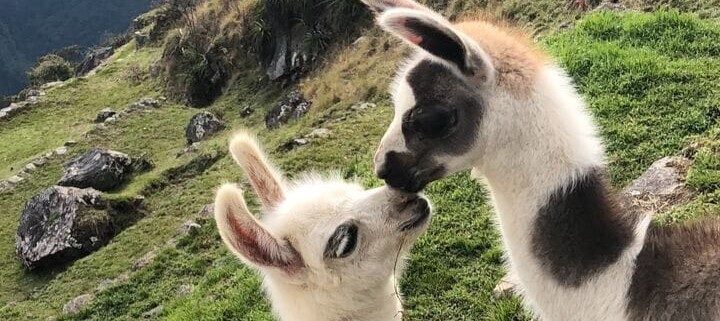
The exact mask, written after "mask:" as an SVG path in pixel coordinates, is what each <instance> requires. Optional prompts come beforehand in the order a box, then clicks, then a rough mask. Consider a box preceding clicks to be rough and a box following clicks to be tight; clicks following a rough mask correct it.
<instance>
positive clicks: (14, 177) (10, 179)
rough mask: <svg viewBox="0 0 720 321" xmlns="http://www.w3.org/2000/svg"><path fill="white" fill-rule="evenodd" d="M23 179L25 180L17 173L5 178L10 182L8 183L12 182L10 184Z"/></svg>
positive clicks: (17, 182) (18, 182)
mask: <svg viewBox="0 0 720 321" xmlns="http://www.w3.org/2000/svg"><path fill="white" fill-rule="evenodd" d="M24 180H25V179H24V178H22V177H20V176H17V175H15V176H12V177H10V178H8V179H7V181H8V183H10V184H12V185H17V184H20V182H22V181H24Z"/></svg>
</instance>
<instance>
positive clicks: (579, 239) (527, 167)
mask: <svg viewBox="0 0 720 321" xmlns="http://www.w3.org/2000/svg"><path fill="white" fill-rule="evenodd" d="M365 2H366V4H368V6H369V7H370V8H371V9H373V10H374V11H375V12H376V13H377V21H378V24H379V25H380V26H382V27H383V28H384V29H385V30H387V31H389V32H391V33H393V34H395V35H396V36H398V37H400V38H401V39H403V40H404V41H405V42H407V43H409V44H410V45H412V46H413V47H415V48H417V50H416V51H417V53H416V54H415V56H414V57H413V58H412V59H410V61H409V62H408V63H407V64H406V66H405V67H404V68H402V70H401V71H400V72H399V74H398V76H397V78H396V82H395V85H394V90H393V97H394V98H393V100H394V105H395V116H394V119H393V121H392V123H391V125H390V127H389V128H388V130H387V132H386V133H385V136H384V137H383V139H382V142H381V144H380V146H379V148H378V151H377V153H376V157H375V163H376V172H377V175H378V176H379V177H380V178H382V179H384V180H385V182H386V183H387V184H388V185H390V186H392V187H395V188H398V189H402V190H405V191H408V192H417V191H419V190H421V189H423V188H424V187H425V185H426V184H428V183H429V182H431V181H434V180H437V179H440V178H443V177H446V176H448V175H450V174H453V173H456V172H458V171H462V170H466V169H472V170H473V172H474V174H475V175H478V176H482V177H483V178H484V181H485V182H486V184H487V186H488V187H489V189H490V191H491V194H492V201H493V205H494V208H495V210H496V213H497V215H498V221H499V226H500V229H501V232H502V238H503V242H504V245H505V251H506V256H507V259H508V262H509V268H510V272H511V274H512V275H514V276H515V277H516V278H517V280H518V281H519V283H520V288H521V292H522V295H523V297H524V299H525V302H526V304H527V305H528V306H529V307H530V308H531V309H532V310H533V311H534V312H535V313H536V314H537V315H538V316H539V317H540V318H541V319H542V320H547V321H571V320H577V321H600V320H602V321H608V320H609V321H618V320H628V321H663V320H667V321H670V320H673V321H675V320H695V321H717V320H720V225H719V224H718V222H717V221H708V222H705V223H703V224H695V225H692V226H674V227H655V226H650V218H649V217H647V215H643V214H641V213H629V212H628V211H627V210H625V209H623V207H622V206H620V205H618V203H617V202H616V200H615V197H616V196H615V193H614V192H613V191H612V190H611V188H610V187H609V185H608V184H607V181H606V180H605V178H604V176H605V175H604V172H605V164H604V148H603V145H602V142H601V140H600V139H599V138H598V135H597V130H596V128H595V125H594V124H593V122H592V120H591V118H590V117H589V115H588V113H587V112H586V110H585V104H584V102H583V100H582V99H581V98H580V96H579V95H578V93H577V92H576V90H575V88H574V87H573V84H572V82H571V80H570V79H569V78H568V77H567V76H566V74H565V72H564V71H563V70H562V69H561V68H559V67H558V66H557V65H556V64H554V63H553V62H552V61H551V60H550V59H549V58H547V57H546V56H544V55H543V54H541V53H540V52H539V51H538V50H536V49H535V48H533V45H532V44H531V42H529V41H526V40H524V39H523V37H520V36H517V35H516V34H513V33H512V32H508V31H506V30H504V29H502V28H499V27H497V26H494V25H492V24H490V23H487V22H484V21H466V22H461V23H457V24H452V23H450V22H448V21H447V20H446V19H444V18H443V17H442V16H440V15H439V14H437V13H435V12H433V11H431V10H430V9H428V8H426V7H424V6H421V5H419V4H417V3H415V2H413V1H411V0H365Z"/></svg>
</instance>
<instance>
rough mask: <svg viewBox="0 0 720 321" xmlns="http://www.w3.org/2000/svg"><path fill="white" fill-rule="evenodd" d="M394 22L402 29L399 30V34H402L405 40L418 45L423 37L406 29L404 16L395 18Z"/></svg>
mask: <svg viewBox="0 0 720 321" xmlns="http://www.w3.org/2000/svg"><path fill="white" fill-rule="evenodd" d="M396 24H397V25H398V26H401V28H400V30H402V31H400V34H402V36H403V37H404V38H405V39H406V40H407V41H410V42H411V43H413V44H415V45H416V46H419V45H420V43H421V42H422V41H423V37H422V36H420V35H416V34H414V33H412V32H409V31H408V29H407V27H406V25H407V19H405V18H400V19H397V21H396Z"/></svg>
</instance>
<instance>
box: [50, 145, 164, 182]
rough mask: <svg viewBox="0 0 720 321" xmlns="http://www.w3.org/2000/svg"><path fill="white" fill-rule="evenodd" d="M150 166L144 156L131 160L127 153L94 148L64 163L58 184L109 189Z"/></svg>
mask: <svg viewBox="0 0 720 321" xmlns="http://www.w3.org/2000/svg"><path fill="white" fill-rule="evenodd" d="M152 166H153V165H152V163H151V162H150V161H149V160H147V159H145V158H139V159H135V160H133V159H132V158H130V156H128V155H127V154H123V153H120V152H116V151H111V150H107V149H100V148H94V149H92V150H90V151H89V152H87V153H85V154H83V155H81V156H79V157H77V158H75V159H73V160H71V161H70V162H68V163H67V164H66V165H65V174H64V175H63V177H62V178H61V179H60V181H59V182H58V185H60V186H70V187H78V188H88V187H91V188H94V189H97V190H100V191H109V190H112V189H114V188H116V187H118V186H120V184H122V183H123V180H124V178H125V176H127V175H128V174H130V173H132V172H134V171H143V170H147V169H150V168H152Z"/></svg>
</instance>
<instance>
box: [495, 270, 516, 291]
mask: <svg viewBox="0 0 720 321" xmlns="http://www.w3.org/2000/svg"><path fill="white" fill-rule="evenodd" d="M518 283H519V282H518V281H517V280H516V279H515V278H514V277H513V276H512V275H511V274H507V275H505V276H504V277H503V278H502V279H500V282H498V284H497V285H496V286H495V288H494V289H493V293H494V294H495V296H497V297H501V296H506V295H511V294H513V293H514V292H515V290H517V286H518Z"/></svg>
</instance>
